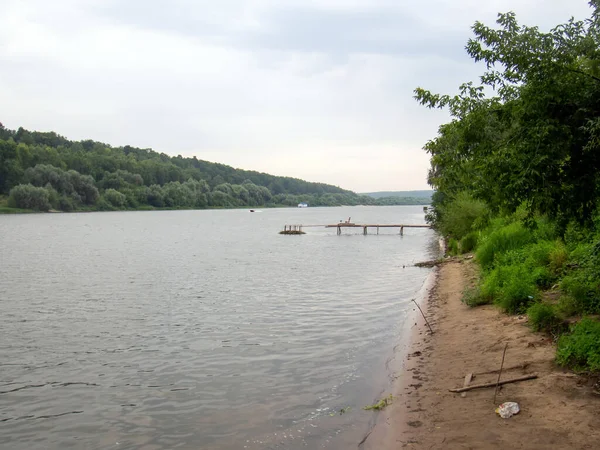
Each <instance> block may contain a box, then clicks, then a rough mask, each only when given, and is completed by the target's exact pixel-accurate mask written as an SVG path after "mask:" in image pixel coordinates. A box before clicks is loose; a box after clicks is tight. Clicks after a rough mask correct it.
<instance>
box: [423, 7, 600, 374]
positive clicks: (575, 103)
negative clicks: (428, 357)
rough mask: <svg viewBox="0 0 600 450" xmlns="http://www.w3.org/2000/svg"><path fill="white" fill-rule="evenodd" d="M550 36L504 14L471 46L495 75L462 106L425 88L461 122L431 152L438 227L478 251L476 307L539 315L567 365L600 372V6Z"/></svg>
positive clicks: (456, 249) (433, 214) (452, 241)
mask: <svg viewBox="0 0 600 450" xmlns="http://www.w3.org/2000/svg"><path fill="white" fill-rule="evenodd" d="M590 9H591V14H590V17H589V18H588V19H586V20H583V21H576V20H574V19H571V20H568V21H567V22H566V23H563V24H560V25H557V26H556V27H554V28H553V29H552V30H550V31H549V32H542V31H540V30H539V29H538V28H537V27H528V26H524V25H522V24H520V23H518V21H517V18H516V16H515V14H513V13H506V14H499V15H498V19H497V24H496V25H495V26H494V27H489V26H487V25H485V24H483V23H479V22H476V23H475V24H474V25H473V27H472V31H473V34H474V36H473V37H472V38H471V39H470V40H469V41H468V43H467V44H466V51H467V53H468V54H469V56H470V57H471V58H472V59H473V60H474V61H475V62H477V63H479V65H480V66H481V67H482V68H484V71H483V73H482V75H481V76H480V78H479V79H478V80H477V81H471V82H467V83H465V84H463V85H462V86H460V88H459V94H458V95H443V94H436V93H432V92H430V91H428V90H425V89H422V88H417V89H416V90H415V98H416V100H417V101H418V102H420V103H421V104H423V105H425V106H427V107H429V108H446V109H447V110H448V111H449V112H450V114H451V117H452V120H451V121H450V122H449V123H446V124H444V125H442V126H441V127H440V128H439V132H438V135H437V136H436V137H435V138H434V139H432V140H431V141H430V142H428V143H427V144H426V145H425V150H426V151H427V152H428V153H429V154H430V156H431V168H430V171H429V175H428V181H429V184H430V185H431V186H432V187H433V188H434V190H435V193H434V195H433V200H432V206H433V208H432V209H430V213H429V214H428V220H429V221H430V222H431V223H432V224H433V225H434V226H435V227H436V228H437V229H438V230H440V232H441V233H443V234H444V235H445V236H447V238H448V239H447V246H448V251H449V253H451V254H461V253H466V252H474V254H475V260H476V261H477V262H478V265H479V266H480V269H481V270H480V280H479V283H478V285H477V286H476V287H474V288H473V289H469V290H467V292H465V294H464V298H463V301H464V302H465V303H467V304H468V305H470V306H477V305H481V304H486V303H495V304H496V305H498V306H499V307H500V308H502V309H503V310H504V311H506V312H507V313H511V314H517V313H518V314H523V313H527V315H528V318H529V324H530V325H531V327H532V328H533V329H534V330H538V331H540V330H541V331H546V332H548V333H550V334H551V335H552V336H553V337H554V338H555V339H556V340H557V357H556V358H557V362H558V363H559V364H562V365H565V366H569V367H573V368H575V369H576V370H584V371H600V322H599V321H598V320H597V317H598V315H599V314H600V208H599V207H600V205H599V194H600V192H599V188H600V2H599V1H598V0H593V1H591V2H590Z"/></svg>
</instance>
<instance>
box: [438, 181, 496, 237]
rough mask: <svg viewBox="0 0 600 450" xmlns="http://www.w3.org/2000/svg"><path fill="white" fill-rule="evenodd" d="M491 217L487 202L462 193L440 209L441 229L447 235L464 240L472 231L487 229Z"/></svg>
mask: <svg viewBox="0 0 600 450" xmlns="http://www.w3.org/2000/svg"><path fill="white" fill-rule="evenodd" d="M489 215H490V212H489V209H488V207H487V205H486V204H485V202H482V201H481V200H476V199H474V198H473V197H472V196H471V195H469V194H468V193H466V192H461V193H459V194H458V195H457V196H456V197H455V199H454V200H453V201H451V202H450V203H448V204H447V205H444V206H443V207H441V208H440V221H439V228H440V231H441V232H442V233H443V234H445V235H448V236H452V237H454V238H456V239H462V238H463V237H464V236H466V235H467V234H469V233H470V232H471V231H473V230H476V229H481V228H483V227H485V226H486V225H487V223H488V220H489Z"/></svg>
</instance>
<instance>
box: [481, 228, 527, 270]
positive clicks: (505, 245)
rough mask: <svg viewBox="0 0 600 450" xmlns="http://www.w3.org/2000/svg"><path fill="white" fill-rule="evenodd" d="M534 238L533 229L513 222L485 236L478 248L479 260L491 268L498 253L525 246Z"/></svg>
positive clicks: (485, 266)
mask: <svg viewBox="0 0 600 450" xmlns="http://www.w3.org/2000/svg"><path fill="white" fill-rule="evenodd" d="M534 239H535V237H534V235H533V233H532V231H531V230H529V229H527V228H525V227H524V226H523V225H522V224H521V223H519V222H514V223H511V224H509V225H507V226H504V227H501V228H498V229H496V230H493V231H492V232H491V233H489V234H485V235H484V236H483V238H482V239H481V241H480V244H479V247H478V248H477V252H476V255H477V260H478V261H479V263H480V264H481V265H482V266H483V267H484V268H489V267H491V266H492V264H493V263H494V258H495V257H496V255H500V254H502V253H505V252H507V251H509V250H515V249H519V248H521V247H524V246H525V245H527V244H529V243H531V242H533V241H534Z"/></svg>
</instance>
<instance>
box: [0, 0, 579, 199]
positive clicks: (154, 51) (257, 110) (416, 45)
mask: <svg viewBox="0 0 600 450" xmlns="http://www.w3.org/2000/svg"><path fill="white" fill-rule="evenodd" d="M506 11H515V12H516V13H517V18H518V19H519V21H520V22H522V23H525V24H528V25H539V26H540V28H542V29H549V28H551V27H552V26H554V25H556V24H558V23H563V22H565V21H566V20H568V18H569V17H571V16H575V17H576V18H578V19H582V18H585V17H587V16H589V8H588V5H587V0H503V1H499V0H488V1H482V0H207V1H204V0H52V1H49V0H0V122H2V123H4V125H5V126H6V127H8V128H12V129H16V128H18V127H19V126H23V127H25V128H27V129H32V130H40V131H50V130H52V131H56V132H58V133H59V134H61V135H63V136H66V137H68V138H71V139H75V140H79V139H87V138H90V139H94V140H97V141H102V142H107V143H109V144H111V145H115V146H119V145H126V144H129V145H133V146H138V147H152V148H153V149H154V150H156V151H159V152H165V153H167V154H171V155H176V154H181V155H183V156H194V155H195V156H197V157H198V158H200V159H205V160H209V161H215V162H220V163H225V164H229V165H232V166H234V167H239V168H244V169H254V170H259V171H263V172H268V173H272V174H276V175H289V176H295V177H299V178H303V179H307V180H310V181H322V182H326V183H331V184H335V185H339V186H341V187H344V188H347V189H351V190H354V191H357V192H366V191H376V190H403V189H425V188H427V187H428V186H427V183H426V175H427V167H428V164H429V162H428V157H427V155H426V153H425V152H424V151H423V150H422V149H421V148H422V146H423V144H424V143H425V142H427V140H429V139H431V138H433V137H434V136H435V134H436V131H437V128H438V126H439V125H440V124H441V123H444V122H446V121H447V120H448V116H447V115H446V113H444V112H442V111H431V110H427V109H426V108H424V107H422V106H419V105H418V104H417V103H416V102H415V101H414V100H413V98H412V95H413V92H412V91H413V89H414V88H415V87H417V86H421V87H424V88H427V89H431V90H433V91H435V92H442V93H455V92H456V88H457V87H458V85H459V84H460V83H461V82H464V81H468V80H474V79H476V77H477V76H478V75H479V74H480V73H481V67H478V66H477V65H475V64H474V63H473V62H472V61H471V60H470V59H469V58H468V56H467V55H466V53H465V51H464V45H465V44H466V42H467V39H468V38H469V37H470V36H471V31H470V26H471V25H472V24H473V22H474V21H476V20H480V21H483V22H485V23H487V24H490V25H492V24H493V23H494V21H495V18H496V13H498V12H506Z"/></svg>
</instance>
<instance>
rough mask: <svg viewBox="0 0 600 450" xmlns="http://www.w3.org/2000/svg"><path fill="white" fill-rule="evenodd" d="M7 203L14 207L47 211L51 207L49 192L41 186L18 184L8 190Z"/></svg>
mask: <svg viewBox="0 0 600 450" xmlns="http://www.w3.org/2000/svg"><path fill="white" fill-rule="evenodd" d="M8 204H9V205H10V206H12V207H14V208H24V209H34V210H36V211H48V210H49V209H50V208H51V205H50V193H49V192H48V190H47V189H45V188H43V187H35V186H32V185H31V184H20V185H18V186H15V187H13V188H12V189H11V190H10V194H9V197H8Z"/></svg>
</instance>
